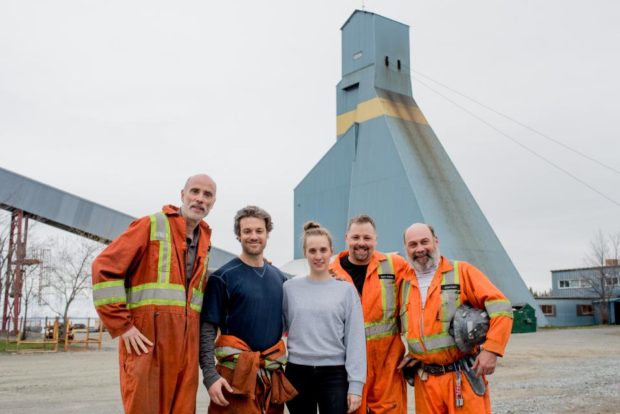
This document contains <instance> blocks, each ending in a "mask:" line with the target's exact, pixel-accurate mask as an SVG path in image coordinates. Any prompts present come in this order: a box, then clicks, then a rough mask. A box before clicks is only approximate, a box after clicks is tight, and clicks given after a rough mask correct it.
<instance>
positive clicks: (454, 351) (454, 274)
mask: <svg viewBox="0 0 620 414" xmlns="http://www.w3.org/2000/svg"><path fill="white" fill-rule="evenodd" d="M472 237H475V236H472ZM404 242H405V250H406V251H407V258H408V260H409V261H410V263H411V264H412V266H413V268H414V270H415V274H411V277H410V278H408V280H405V281H404V282H403V286H402V289H401V303H402V309H401V312H400V318H401V326H402V330H403V334H404V335H405V338H406V340H407V344H408V347H409V353H408V355H407V357H405V359H404V360H403V362H402V363H401V364H400V366H401V367H402V366H405V365H407V366H409V367H411V366H417V368H416V369H415V371H416V373H415V379H414V389H415V412H416V413H417V414H425V413H432V414H448V413H449V414H482V413H491V401H490V399H489V387H488V382H487V381H486V378H485V377H484V376H485V375H490V374H492V373H493V372H494V371H495V366H496V363H497V357H498V356H503V355H504V350H505V349H506V345H507V344H508V339H509V338H510V331H511V329H512V306H511V305H510V302H509V301H508V299H506V297H505V296H504V294H503V293H502V292H500V291H499V289H497V288H496V287H495V286H494V285H493V284H492V283H491V282H490V281H489V279H487V277H486V276H485V275H484V274H483V273H482V272H481V271H480V270H478V269H477V268H476V267H474V266H473V265H471V264H469V263H467V262H461V261H456V260H454V261H453V260H448V259H446V258H445V257H443V256H441V254H440V253H439V240H438V239H437V237H436V236H435V231H434V230H433V228H432V227H431V226H429V225H427V224H422V223H416V224H413V225H411V227H409V228H408V229H407V230H406V231H405V234H404ZM461 304H468V305H469V306H471V308H474V309H480V310H485V311H486V313H487V314H488V316H489V318H490V319H489V326H488V331H487V333H486V338H482V340H483V341H484V342H482V344H481V345H480V347H478V346H475V347H474V348H473V349H472V351H471V352H468V353H465V352H463V351H461V349H460V348H459V347H462V344H459V345H457V341H456V340H455V338H454V337H453V333H452V332H450V329H451V322H452V321H453V319H454V315H455V314H456V311H457V309H458V308H459V307H460V305H461ZM472 325H473V321H472ZM459 338H460V336H459ZM418 361H419V362H418ZM416 364H417V365H416Z"/></svg>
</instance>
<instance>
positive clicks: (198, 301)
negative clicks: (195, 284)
mask: <svg viewBox="0 0 620 414" xmlns="http://www.w3.org/2000/svg"><path fill="white" fill-rule="evenodd" d="M203 296H204V294H203V293H202V292H201V291H200V290H198V289H196V288H193V289H192V299H191V300H190V303H189V307H190V308H192V309H193V310H195V311H196V312H198V313H200V310H201V309H202V300H203Z"/></svg>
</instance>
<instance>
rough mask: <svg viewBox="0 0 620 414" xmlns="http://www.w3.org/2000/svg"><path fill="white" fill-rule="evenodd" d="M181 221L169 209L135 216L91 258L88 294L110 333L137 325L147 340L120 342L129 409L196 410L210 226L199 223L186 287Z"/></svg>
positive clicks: (168, 413) (124, 392)
mask: <svg viewBox="0 0 620 414" xmlns="http://www.w3.org/2000/svg"><path fill="white" fill-rule="evenodd" d="M185 233H186V229H185V220H184V219H183V217H181V215H180V214H179V213H178V209H177V208H176V207H174V206H164V207H163V212H160V213H156V214H153V215H151V216H147V217H143V218H140V219H138V220H135V221H134V222H133V223H131V225H130V226H129V227H128V228H127V230H125V232H124V233H123V234H121V235H120V236H119V237H118V238H117V239H116V240H114V241H113V242H112V243H111V244H110V245H109V246H108V247H107V248H106V249H105V250H104V251H103V252H102V253H101V254H100V255H99V256H98V257H97V259H95V261H94V263H93V273H92V278H93V299H94V302H95V307H96V309H97V312H98V313H99V316H100V317H101V320H102V321H103V323H104V324H105V326H106V327H107V328H108V330H109V331H110V334H111V335H112V337H116V336H119V335H121V334H123V333H125V332H126V331H128V330H129V329H130V328H131V327H132V326H135V327H136V328H138V329H139V330H140V332H142V334H144V335H145V336H146V337H147V338H148V339H149V340H150V341H151V342H153V344H154V345H153V347H149V352H148V353H147V354H141V355H136V353H135V351H134V352H132V353H131V354H127V351H126V349H125V344H124V342H123V341H122V340H119V365H120V383H121V395H122V399H123V406H124V408H125V412H126V413H131V414H133V413H135V414H138V413H141V414H144V413H149V414H155V413H158V414H164V413H166V414H171V413H172V414H175V413H178V414H181V413H183V414H186V413H194V412H195V411H196V392H197V389H198V344H199V321H200V309H201V308H202V297H203V292H204V288H205V285H206V279H207V277H206V276H207V275H206V273H207V265H208V258H209V256H208V255H209V249H210V243H211V242H210V239H211V229H210V228H209V226H208V225H207V224H206V223H205V222H204V221H201V222H200V238H199V241H198V248H197V252H196V259H195V263H194V271H193V273H192V278H191V281H190V283H189V287H187V288H186V277H185V273H186V270H185V258H186V252H187V246H186V234H185Z"/></svg>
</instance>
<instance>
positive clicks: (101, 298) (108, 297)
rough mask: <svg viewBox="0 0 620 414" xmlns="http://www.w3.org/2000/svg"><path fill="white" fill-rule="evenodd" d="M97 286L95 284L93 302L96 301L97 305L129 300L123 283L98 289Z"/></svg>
mask: <svg viewBox="0 0 620 414" xmlns="http://www.w3.org/2000/svg"><path fill="white" fill-rule="evenodd" d="M121 283H122V282H121ZM95 286H97V285H95ZM95 286H93V302H94V303H95V306H101V305H107V304H109V303H123V302H126V301H127V298H126V294H125V286H124V285H123V284H121V285H120V286H107V287H100V288H98V289H95Z"/></svg>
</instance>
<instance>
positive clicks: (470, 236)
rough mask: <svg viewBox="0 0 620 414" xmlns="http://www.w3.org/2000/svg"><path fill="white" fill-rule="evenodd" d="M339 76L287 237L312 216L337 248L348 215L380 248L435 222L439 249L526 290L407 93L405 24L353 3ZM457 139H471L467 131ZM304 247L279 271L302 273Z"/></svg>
mask: <svg viewBox="0 0 620 414" xmlns="http://www.w3.org/2000/svg"><path fill="white" fill-rule="evenodd" d="M341 32H342V80H341V81H340V82H339V83H338V85H337V87H336V99H337V131H336V136H337V138H336V140H335V143H334V145H333V146H332V147H331V149H330V150H329V151H328V152H327V153H326V154H325V155H324V156H323V158H322V159H321V160H320V161H319V162H318V163H317V164H316V165H315V166H314V167H313V168H312V170H311V171H310V172H309V173H308V174H307V175H306V177H305V178H304V179H303V180H302V181H301V182H300V183H299V184H298V185H297V187H296V188H295V201H294V209H295V211H294V217H295V219H294V226H295V228H294V231H295V237H294V240H300V235H301V232H302V226H303V224H304V223H305V222H306V221H308V220H316V221H318V222H320V223H321V224H322V225H324V226H325V227H327V228H328V229H330V230H331V232H332V234H333V235H334V236H335V240H334V242H335V246H334V248H335V250H342V249H344V247H345V245H344V239H343V235H344V234H345V231H346V226H347V222H348V220H349V218H351V217H352V216H355V215H357V214H362V213H363V214H368V215H370V216H371V217H373V218H374V220H375V222H376V224H377V231H378V242H379V244H378V248H379V250H381V251H388V252H389V251H398V252H402V251H403V231H404V229H405V228H407V227H408V226H409V225H410V224H412V223H415V222H424V223H429V224H432V225H433V226H434V228H435V230H436V233H437V236H438V238H439V241H440V247H441V251H442V253H443V254H444V255H445V256H447V257H449V258H453V259H458V260H465V261H468V262H471V263H473V264H475V265H476V266H477V267H479V268H480V269H481V270H482V271H483V272H484V273H485V274H486V275H488V277H489V278H490V279H491V280H492V281H493V283H494V284H495V285H496V286H497V287H498V288H500V289H501V290H502V291H503V292H504V293H505V294H506V295H507V296H508V298H509V299H510V300H511V301H512V302H513V303H529V304H530V306H532V307H533V308H535V309H536V312H537V315H536V316H537V319H538V325H539V326H544V325H546V318H545V316H544V315H543V314H542V313H541V312H540V309H539V308H538V306H536V302H535V301H534V298H533V296H532V295H531V293H530V292H529V290H528V288H527V287H526V285H525V283H524V282H523V280H522V279H521V276H520V275H519V273H518V271H517V269H516V268H515V266H514V265H513V263H512V261H511V260H510V257H509V256H508V254H507V253H506V251H505V250H504V248H503V246H502V245H501V243H500V241H499V239H498V238H497V236H496V235H495V233H494V232H493V229H492V228H491V226H490V224H489V223H488V221H487V220H486V218H485V216H484V214H483V213H482V211H481V210H480V207H479V206H478V204H477V203H476V200H475V199H474V197H473V196H472V194H471V193H470V192H469V189H468V188H467V186H466V184H465V182H464V181H463V179H462V178H461V176H460V175H459V172H458V171H457V169H456V167H455V166H454V164H453V163H452V161H451V160H450V158H449V156H448V154H447V153H446V151H445V150H444V148H443V147H442V145H441V143H440V142H439V140H438V139H437V137H436V136H435V133H434V132H433V130H432V128H431V126H430V125H429V124H428V121H427V120H426V118H425V117H424V115H423V114H422V112H421V110H420V108H419V107H418V105H417V103H416V102H415V100H414V98H413V95H412V84H411V75H410V71H411V65H410V49H409V26H407V25H405V24H403V23H399V22H397V21H394V20H391V19H388V18H386V17H383V16H380V15H378V14H375V13H371V12H368V11H363V10H356V11H355V12H354V13H353V14H352V15H351V16H350V17H349V19H348V20H347V21H346V22H345V24H344V25H343V26H342V28H341ZM463 139H465V140H466V139H468V137H467V136H466V135H464V136H463ZM302 256H303V252H302V251H301V247H300V246H299V245H296V246H295V258H296V259H297V260H296V261H293V262H291V263H289V264H287V265H286V266H284V268H283V269H284V270H285V271H287V272H289V273H293V274H302V273H303V272H305V267H304V266H305V265H304V263H303V260H302V259H301V258H302Z"/></svg>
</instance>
